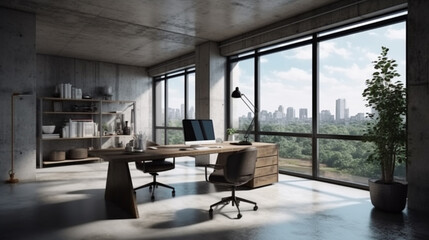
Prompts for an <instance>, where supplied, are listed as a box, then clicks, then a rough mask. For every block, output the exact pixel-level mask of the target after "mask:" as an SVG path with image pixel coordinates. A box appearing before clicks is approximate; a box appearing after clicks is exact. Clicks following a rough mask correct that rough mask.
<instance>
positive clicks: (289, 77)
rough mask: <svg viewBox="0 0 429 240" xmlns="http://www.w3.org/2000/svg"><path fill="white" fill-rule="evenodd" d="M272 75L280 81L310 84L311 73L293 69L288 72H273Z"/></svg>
mask: <svg viewBox="0 0 429 240" xmlns="http://www.w3.org/2000/svg"><path fill="white" fill-rule="evenodd" d="M273 75H274V77H275V78H277V79H279V80H281V81H293V82H302V81H304V82H311V79H312V76H311V73H309V72H306V71H305V70H302V69H299V68H295V67H292V68H290V69H289V70H288V71H275V72H273Z"/></svg>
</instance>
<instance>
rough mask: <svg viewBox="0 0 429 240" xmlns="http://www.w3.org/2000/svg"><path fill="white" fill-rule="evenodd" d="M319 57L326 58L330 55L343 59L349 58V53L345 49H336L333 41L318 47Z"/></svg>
mask: <svg viewBox="0 0 429 240" xmlns="http://www.w3.org/2000/svg"><path fill="white" fill-rule="evenodd" d="M319 46H320V48H319V49H320V50H319V55H320V58H322V59H323V58H327V57H330V56H332V55H338V56H340V57H343V58H345V59H347V58H349V57H350V55H351V53H350V51H349V50H347V49H345V48H340V47H337V44H336V43H335V42H333V41H328V42H322V43H321V44H320V45H319Z"/></svg>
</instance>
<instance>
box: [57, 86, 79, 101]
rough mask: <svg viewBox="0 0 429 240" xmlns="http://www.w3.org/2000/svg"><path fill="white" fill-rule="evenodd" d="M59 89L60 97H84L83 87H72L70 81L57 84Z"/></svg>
mask: <svg viewBox="0 0 429 240" xmlns="http://www.w3.org/2000/svg"><path fill="white" fill-rule="evenodd" d="M57 89H58V92H59V94H60V98H73V99H81V98H82V89H80V88H76V87H72V85H71V84H70V83H61V84H59V85H58V86H57Z"/></svg>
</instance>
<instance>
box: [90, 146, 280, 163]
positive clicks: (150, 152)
mask: <svg viewBox="0 0 429 240" xmlns="http://www.w3.org/2000/svg"><path fill="white" fill-rule="evenodd" d="M273 145H275V144H273V143H261V142H254V143H252V145H233V144H230V143H229V142H224V143H216V144H204V145H202V146H203V147H204V148H199V149H194V148H191V147H190V146H185V145H160V146H157V149H149V148H148V149H146V151H144V152H126V151H125V150H109V149H105V150H96V151H92V152H91V153H92V154H93V155H96V156H99V157H101V158H103V159H104V160H105V161H115V162H116V161H121V162H122V161H124V162H134V161H144V160H156V159H164V158H173V157H186V156H190V157H193V156H198V155H206V154H214V153H226V152H236V151H240V150H242V149H244V148H247V147H256V148H263V147H272V146H273ZM183 149H186V150H183Z"/></svg>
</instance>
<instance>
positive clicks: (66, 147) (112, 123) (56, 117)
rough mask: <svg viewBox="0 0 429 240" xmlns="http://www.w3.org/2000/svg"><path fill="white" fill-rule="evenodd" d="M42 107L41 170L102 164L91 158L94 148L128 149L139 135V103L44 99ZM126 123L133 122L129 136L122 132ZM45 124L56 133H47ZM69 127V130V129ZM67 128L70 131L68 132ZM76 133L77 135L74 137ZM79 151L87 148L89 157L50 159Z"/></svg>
mask: <svg viewBox="0 0 429 240" xmlns="http://www.w3.org/2000/svg"><path fill="white" fill-rule="evenodd" d="M38 107H39V109H38V115H39V117H38V134H37V136H38V148H37V150H38V154H37V156H38V159H37V166H38V167H39V168H42V167H44V166H53V165H57V164H64V163H73V162H84V161H99V160H100V159H99V158H95V157H91V156H90V153H91V150H92V149H95V150H96V149H109V148H121V147H124V146H125V144H126V143H127V142H128V141H130V140H131V139H132V138H133V135H134V133H135V132H136V124H135V123H136V121H135V108H136V103H135V101H122V100H97V99H64V98H52V97H42V98H40V99H39V106H38ZM72 122H73V123H72ZM83 122H87V123H83ZM125 122H128V123H129V124H128V126H129V127H130V134H129V135H124V134H123V133H122V132H121V131H122V129H123V127H124V123H125ZM79 124H80V125H79ZM83 124H89V125H88V126H89V127H90V126H91V125H92V126H93V128H88V127H83ZM44 125H55V131H54V134H51V135H47V134H43V132H42V126H44ZM67 125H68V126H69V127H68V129H67V128H65V126H67ZM71 125H73V126H74V127H76V126H77V125H79V126H78V128H79V131H76V132H77V133H76V132H75V131H74V130H75V128H73V130H72V131H71V130H70V128H71V127H70V126H71ZM63 128H64V129H66V130H65V132H64V131H63ZM81 128H84V130H86V131H84V130H81ZM91 129H92V134H91V131H89V132H88V130H91ZM72 132H73V133H76V134H71V133H72ZM64 133H65V134H64ZM75 148H87V149H88V150H89V157H87V158H79V159H69V158H67V157H66V159H61V160H53V159H50V158H49V156H50V154H51V153H52V152H53V151H63V152H66V153H67V152H68V151H70V150H71V149H75ZM66 156H68V154H66Z"/></svg>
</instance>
